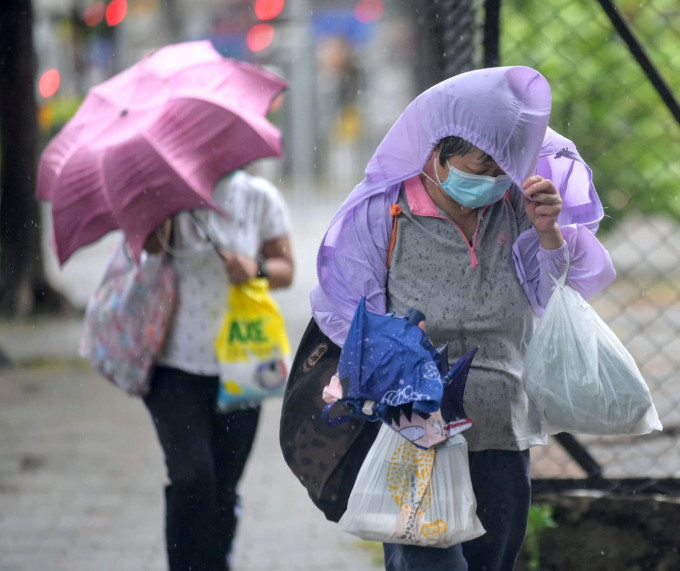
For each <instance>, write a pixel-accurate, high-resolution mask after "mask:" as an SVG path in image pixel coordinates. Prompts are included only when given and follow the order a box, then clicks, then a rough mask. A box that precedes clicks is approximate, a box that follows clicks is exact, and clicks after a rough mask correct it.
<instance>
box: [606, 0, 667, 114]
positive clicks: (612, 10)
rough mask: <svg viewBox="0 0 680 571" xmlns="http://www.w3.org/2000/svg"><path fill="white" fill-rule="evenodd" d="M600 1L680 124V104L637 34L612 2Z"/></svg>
mask: <svg viewBox="0 0 680 571" xmlns="http://www.w3.org/2000/svg"><path fill="white" fill-rule="evenodd" d="M598 1H599V3H600V6H602V9H603V10H604V11H605V13H606V14H607V16H609V19H610V20H611V23H612V24H613V25H614V28H616V31H617V32H618V33H619V35H620V36H621V39H623V41H624V42H626V45H627V46H628V50H629V51H630V53H631V54H632V55H633V57H634V58H635V59H636V60H637V62H638V63H639V64H640V67H641V68H642V70H643V71H644V72H645V75H646V76H647V78H648V79H649V81H651V83H652V85H653V86H654V88H655V89H656V91H657V93H658V94H659V95H660V96H661V99H662V100H663V102H664V103H665V104H666V107H668V110H669V111H670V112H671V114H672V115H673V117H674V118H675V120H676V121H677V122H678V123H680V105H679V104H678V100H677V99H676V98H675V95H674V94H673V91H672V90H671V88H670V87H669V86H668V84H667V83H666V81H665V80H664V78H663V77H661V74H660V73H659V71H658V70H657V69H656V67H655V66H654V64H653V63H652V60H650V59H649V57H648V56H647V53H646V52H645V50H644V48H643V47H642V44H641V43H640V42H639V40H638V39H637V38H636V37H635V34H634V33H633V30H632V29H631V28H630V26H629V25H628V22H626V20H625V19H624V18H623V16H621V14H620V13H619V9H618V8H617V6H616V4H614V2H613V1H612V0H598Z"/></svg>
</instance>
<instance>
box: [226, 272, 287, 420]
mask: <svg viewBox="0 0 680 571" xmlns="http://www.w3.org/2000/svg"><path fill="white" fill-rule="evenodd" d="M215 350H216V352H217V361H218V364H219V369H220V380H221V382H220V391H219V395H218V402H217V404H218V408H220V409H222V410H226V409H230V408H238V407H239V406H242V405H243V404H247V403H252V402H258V401H262V400H264V399H266V398H270V397H280V396H283V392H284V389H285V386H286V379H287V378H288V371H289V370H290V363H289V360H290V344H289V342H288V335H287V334H286V327H285V323H284V321H283V316H282V315H281V312H280V311H279V308H278V305H277V304H276V301H274V299H273V298H272V297H271V295H270V294H269V284H268V281H267V280H266V279H263V278H254V279H252V280H250V281H248V282H246V283H244V284H240V285H233V284H232V285H231V286H230V290H229V310H228V311H227V313H226V315H225V317H224V321H223V322H222V328H221V329H220V332H219V334H218V335H217V338H216V340H215Z"/></svg>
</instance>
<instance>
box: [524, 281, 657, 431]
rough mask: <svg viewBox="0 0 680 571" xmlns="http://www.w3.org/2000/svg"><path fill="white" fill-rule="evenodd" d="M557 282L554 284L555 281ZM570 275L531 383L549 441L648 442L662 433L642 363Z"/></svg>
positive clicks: (541, 333) (547, 321)
mask: <svg viewBox="0 0 680 571" xmlns="http://www.w3.org/2000/svg"><path fill="white" fill-rule="evenodd" d="M553 279H554V278H553ZM565 282H566V272H565V274H564V275H563V276H562V277H561V278H560V279H559V280H555V291H554V292H553V294H552V297H551V298H550V301H549V302H548V305H547V306H546V308H545V313H544V314H543V317H542V318H541V320H540V322H539V324H538V326H537V327H536V331H535V332H534V336H533V338H532V340H531V342H530V343H529V347H528V349H527V354H526V358H525V363H524V373H523V382H524V389H525V390H526V393H527V395H528V396H529V399H530V400H531V402H533V404H534V405H535V406H536V408H537V409H538V411H539V413H540V415H541V419H542V422H543V430H544V431H545V432H546V433H547V434H556V433H558V432H575V433H582V434H595V435H605V434H610V435H616V434H628V435H640V434H647V433H649V432H651V431H652V430H662V426H661V422H660V421H659V416H658V414H657V412H656V408H655V407H654V403H653V402H652V396H651V393H650V392H649V388H648V387H647V384H646V383H645V381H644V379H643V378H642V375H641V373H640V370H639V369H638V367H637V365H636V364H635V360H634V359H633V357H632V356H631V354H630V353H629V352H628V350H627V349H626V348H625V347H624V345H623V343H621V341H620V340H619V339H618V337H617V336H616V335H615V334H614V332H613V331H612V330H611V329H610V328H609V327H608V326H607V324H606V323H605V322H604V321H603V320H602V319H601V318H600V316H599V315H598V314H597V312H596V311H595V310H594V309H593V308H592V307H591V306H590V304H588V302H586V301H585V300H584V299H583V297H582V296H581V295H580V294H579V293H578V292H577V291H575V290H574V289H573V288H571V287H569V286H568V285H566V283H565Z"/></svg>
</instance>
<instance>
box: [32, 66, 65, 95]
mask: <svg viewBox="0 0 680 571" xmlns="http://www.w3.org/2000/svg"><path fill="white" fill-rule="evenodd" d="M60 84H61V75H60V74H59V70H57V69H48V70H47V71H46V72H45V73H43V74H42V75H41V76H40V81H39V82H38V90H39V91H40V95H42V96H43V97H44V98H45V99H47V98H48V97H52V96H53V95H54V94H55V93H56V92H57V90H58V89H59V85H60Z"/></svg>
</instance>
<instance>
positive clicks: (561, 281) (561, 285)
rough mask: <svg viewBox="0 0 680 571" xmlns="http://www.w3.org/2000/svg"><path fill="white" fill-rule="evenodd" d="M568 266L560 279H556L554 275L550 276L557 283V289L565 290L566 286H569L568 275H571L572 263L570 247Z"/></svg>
mask: <svg viewBox="0 0 680 571" xmlns="http://www.w3.org/2000/svg"><path fill="white" fill-rule="evenodd" d="M566 250H567V265H566V266H565V268H564V272H563V273H562V275H561V276H560V277H559V278H556V277H555V276H553V275H552V274H550V278H551V279H552V281H553V282H555V287H559V288H560V289H561V288H564V286H565V285H566V284H567V274H568V273H569V265H570V263H571V256H570V254H569V247H568V246H567V248H566Z"/></svg>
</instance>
